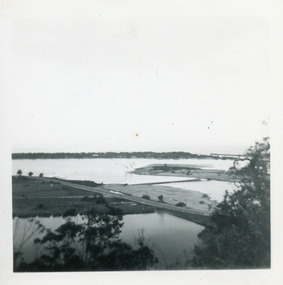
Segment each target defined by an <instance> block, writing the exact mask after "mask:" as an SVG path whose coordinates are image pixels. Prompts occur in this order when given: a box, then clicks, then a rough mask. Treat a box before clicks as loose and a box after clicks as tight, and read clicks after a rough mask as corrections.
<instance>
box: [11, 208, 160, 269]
mask: <svg viewBox="0 0 283 285" xmlns="http://www.w3.org/2000/svg"><path fill="white" fill-rule="evenodd" d="M108 208H109V211H108V213H106V214H103V215H102V214H100V215H98V214H96V212H95V210H94V209H92V210H90V211H89V212H88V213H87V214H86V215H84V216H82V219H83V222H82V223H75V222H74V221H73V220H72V218H71V217H69V216H67V214H66V215H65V216H66V217H65V219H66V223H64V224H63V225H61V226H60V227H59V228H57V229H56V230H55V231H51V230H49V231H47V233H46V235H45V236H44V237H43V238H42V239H38V238H37V239H35V241H34V242H35V243H36V244H40V245H42V246H43V247H44V254H43V255H41V256H40V257H39V258H37V259H36V260H35V261H34V262H32V263H29V264H27V263H25V262H21V263H20V265H19V266H18V267H17V268H15V271H88V270H146V269H149V268H150V267H151V266H153V265H154V264H155V263H156V262H157V259H156V258H155V257H154V254H153V251H152V250H151V249H150V248H149V247H148V246H146V245H145V243H144V238H140V239H138V248H137V249H133V248H132V247H131V246H130V245H128V244H126V243H124V242H122V241H121V240H120V239H119V234H120V232H121V227H122V225H123V221H122V215H121V212H120V211H115V210H116V209H114V208H112V207H108ZM70 214H71V213H70Z"/></svg>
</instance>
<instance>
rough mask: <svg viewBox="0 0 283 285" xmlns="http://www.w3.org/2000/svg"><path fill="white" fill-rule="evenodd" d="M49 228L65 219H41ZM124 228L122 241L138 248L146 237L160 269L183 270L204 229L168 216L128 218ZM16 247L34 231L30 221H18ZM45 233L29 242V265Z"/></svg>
mask: <svg viewBox="0 0 283 285" xmlns="http://www.w3.org/2000/svg"><path fill="white" fill-rule="evenodd" d="M73 219H74V221H76V222H78V223H80V222H82V219H81V216H79V215H78V216H76V217H73ZM39 220H40V222H41V223H42V224H43V225H44V226H45V227H46V228H50V229H53V230H55V229H56V228H58V227H59V226H60V225H61V224H63V223H64V222H65V220H64V219H63V218H62V217H50V218H39ZM123 220H124V222H125V223H124V225H123V227H122V232H121V234H120V237H121V239H122V241H124V242H126V243H129V244H130V245H132V246H133V247H136V246H137V244H136V240H137V238H138V237H140V236H141V235H143V236H144V237H145V238H146V245H148V246H149V247H151V248H152V249H153V250H154V252H155V255H156V257H157V258H158V259H159V264H158V268H164V267H165V266H170V265H173V264H175V263H176V262H178V264H179V267H181V268H182V266H184V264H185V261H186V258H187V259H191V258H192V256H193V248H194V246H195V244H197V242H198V237H197V235H198V233H199V232H201V231H202V229H203V227H202V226H200V225H197V224H195V223H192V222H190V221H187V220H184V219H181V218H177V217H174V216H172V215H169V214H165V213H153V214H138V215H125V216H124V217H123ZM13 224H14V248H15V249H16V250H17V249H18V248H19V246H20V244H21V243H22V242H23V240H24V239H25V238H27V237H29V236H30V235H31V234H32V233H33V231H34V227H35V225H34V222H33V227H31V224H30V223H29V222H28V219H18V218H15V219H14V221H13ZM43 235H44V234H43V233H42V234H40V233H35V234H33V235H32V236H31V238H30V239H28V240H27V241H26V242H25V244H24V246H23V247H22V249H21V251H22V252H23V254H24V257H25V259H26V261H27V262H31V261H32V260H33V259H34V258H35V257H36V256H39V255H40V254H41V253H42V252H40V248H39V247H38V245H35V244H34V243H33V241H34V239H35V238H42V237H43Z"/></svg>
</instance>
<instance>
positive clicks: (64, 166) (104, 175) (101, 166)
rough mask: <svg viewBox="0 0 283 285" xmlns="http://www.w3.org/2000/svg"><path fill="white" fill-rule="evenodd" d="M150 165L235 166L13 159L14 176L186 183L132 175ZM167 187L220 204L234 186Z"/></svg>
mask: <svg viewBox="0 0 283 285" xmlns="http://www.w3.org/2000/svg"><path fill="white" fill-rule="evenodd" d="M149 164H192V165H198V166H199V167H203V168H207V169H221V170H228V169H229V167H231V166H232V165H233V161H232V160H215V159H179V160H173V159H171V160H170V159H35V160H28V159H25V160H13V169H12V173H13V175H16V173H17V171H18V169H21V170H22V171H23V174H24V175H27V173H28V172H29V171H32V172H33V173H34V175H36V176H37V175H39V173H41V172H42V173H44V176H47V177H54V176H55V177H59V178H65V179H78V180H92V181H95V182H97V183H101V182H103V183H123V184H124V183H128V184H135V183H147V182H160V181H177V180H184V177H173V176H171V177H168V176H149V175H135V174H131V173H129V172H131V171H133V170H134V169H135V168H139V167H143V166H147V165H149ZM166 186H170V187H174V186H175V187H178V188H182V189H191V190H197V191H200V192H203V193H206V194H208V195H210V196H211V198H212V199H215V200H217V201H221V200H222V197H223V195H224V193H225V190H228V191H231V190H232V189H234V185H233V184H231V183H228V182H219V181H206V182H194V183H179V184H174V185H173V184H170V185H169V184H168V185H166Z"/></svg>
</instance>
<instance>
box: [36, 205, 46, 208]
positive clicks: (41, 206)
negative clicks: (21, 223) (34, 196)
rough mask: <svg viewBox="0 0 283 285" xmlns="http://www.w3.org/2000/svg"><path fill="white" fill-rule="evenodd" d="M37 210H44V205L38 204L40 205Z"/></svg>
mask: <svg viewBox="0 0 283 285" xmlns="http://www.w3.org/2000/svg"><path fill="white" fill-rule="evenodd" d="M36 208H37V209H42V208H44V205H43V204H38V205H37V206H36Z"/></svg>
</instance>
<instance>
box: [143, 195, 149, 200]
mask: <svg viewBox="0 0 283 285" xmlns="http://www.w3.org/2000/svg"><path fill="white" fill-rule="evenodd" d="M142 198H143V199H146V200H150V196H148V195H142Z"/></svg>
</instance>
